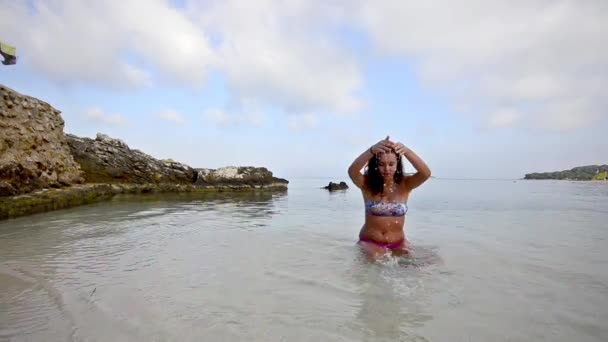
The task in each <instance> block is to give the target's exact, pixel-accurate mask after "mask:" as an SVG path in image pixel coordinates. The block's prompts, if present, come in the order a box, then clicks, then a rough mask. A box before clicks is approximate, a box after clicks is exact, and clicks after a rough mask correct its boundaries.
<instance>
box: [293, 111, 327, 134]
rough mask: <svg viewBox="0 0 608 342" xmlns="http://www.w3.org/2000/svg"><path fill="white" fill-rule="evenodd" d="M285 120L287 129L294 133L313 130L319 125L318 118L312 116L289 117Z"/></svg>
mask: <svg viewBox="0 0 608 342" xmlns="http://www.w3.org/2000/svg"><path fill="white" fill-rule="evenodd" d="M287 120H288V121H287V127H288V128H289V129H290V130H291V131H294V132H298V131H302V130H305V129H310V128H314V127H316V126H317V125H318V124H319V118H318V117H317V116H315V115H313V114H302V115H291V116H289V117H288V119H287Z"/></svg>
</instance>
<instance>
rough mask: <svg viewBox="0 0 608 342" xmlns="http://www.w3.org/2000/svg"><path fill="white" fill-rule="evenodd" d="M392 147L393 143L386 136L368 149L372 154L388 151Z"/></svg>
mask: <svg viewBox="0 0 608 342" xmlns="http://www.w3.org/2000/svg"><path fill="white" fill-rule="evenodd" d="M392 149H394V143H393V142H392V141H390V140H389V137H388V136H387V137H386V139H382V140H380V141H378V142H377V143H376V144H374V145H372V147H370V149H369V150H370V152H371V153H372V154H378V153H387V152H390V151H391V150H392Z"/></svg>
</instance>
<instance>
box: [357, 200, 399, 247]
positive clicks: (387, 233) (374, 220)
mask: <svg viewBox="0 0 608 342" xmlns="http://www.w3.org/2000/svg"><path fill="white" fill-rule="evenodd" d="M385 192H387V191H385ZM407 198H408V193H406V192H405V191H399V189H398V188H396V189H394V191H389V192H387V193H386V194H377V195H373V194H371V193H370V192H369V191H366V190H364V191H363V200H364V204H365V223H364V225H363V227H362V228H361V231H360V233H359V236H360V237H365V238H367V239H371V240H374V241H378V242H384V243H392V242H397V241H400V240H403V239H404V238H405V234H404V231H403V226H404V224H405V215H406V214H407Z"/></svg>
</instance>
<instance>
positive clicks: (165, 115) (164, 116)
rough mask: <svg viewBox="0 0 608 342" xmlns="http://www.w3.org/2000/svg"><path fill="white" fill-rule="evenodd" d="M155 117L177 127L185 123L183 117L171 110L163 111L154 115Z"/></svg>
mask: <svg viewBox="0 0 608 342" xmlns="http://www.w3.org/2000/svg"><path fill="white" fill-rule="evenodd" d="M155 116H156V117H157V118H159V119H161V120H164V121H168V122H172V123H176V124H178V125H182V124H184V123H186V119H184V116H183V115H181V114H180V113H178V112H177V111H175V110H173V109H165V110H163V111H160V112H158V113H156V114H155Z"/></svg>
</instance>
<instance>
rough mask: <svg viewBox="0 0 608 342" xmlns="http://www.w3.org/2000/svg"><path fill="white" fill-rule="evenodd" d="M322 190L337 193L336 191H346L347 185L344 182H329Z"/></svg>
mask: <svg viewBox="0 0 608 342" xmlns="http://www.w3.org/2000/svg"><path fill="white" fill-rule="evenodd" d="M323 189H327V190H329V191H337V190H346V189H348V185H347V184H346V183H345V182H340V183H339V184H338V183H334V182H329V184H328V185H327V186H325V187H323Z"/></svg>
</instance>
